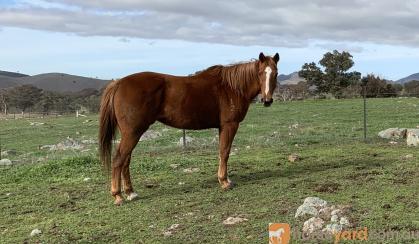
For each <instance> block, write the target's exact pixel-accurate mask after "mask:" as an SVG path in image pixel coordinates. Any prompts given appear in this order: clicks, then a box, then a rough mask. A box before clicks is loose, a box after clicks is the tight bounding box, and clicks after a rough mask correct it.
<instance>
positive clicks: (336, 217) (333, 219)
mask: <svg viewBox="0 0 419 244" xmlns="http://www.w3.org/2000/svg"><path fill="white" fill-rule="evenodd" d="M338 221H339V216H337V215H335V214H333V215H332V217H330V222H333V223H337V222H338Z"/></svg>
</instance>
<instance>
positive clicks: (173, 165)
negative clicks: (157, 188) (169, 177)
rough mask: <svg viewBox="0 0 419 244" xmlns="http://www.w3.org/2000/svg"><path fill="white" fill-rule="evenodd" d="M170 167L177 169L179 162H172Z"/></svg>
mask: <svg viewBox="0 0 419 244" xmlns="http://www.w3.org/2000/svg"><path fill="white" fill-rule="evenodd" d="M169 167H170V168H172V169H176V168H177V167H179V164H170V165H169Z"/></svg>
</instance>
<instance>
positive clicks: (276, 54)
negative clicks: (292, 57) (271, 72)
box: [274, 53, 279, 63]
mask: <svg viewBox="0 0 419 244" xmlns="http://www.w3.org/2000/svg"><path fill="white" fill-rule="evenodd" d="M274 61H275V63H278V61H279V54H278V53H275V56H274Z"/></svg>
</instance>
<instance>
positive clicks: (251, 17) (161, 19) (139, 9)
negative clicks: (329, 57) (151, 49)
mask: <svg viewBox="0 0 419 244" xmlns="http://www.w3.org/2000/svg"><path fill="white" fill-rule="evenodd" d="M48 2H51V6H50V7H48ZM44 3H45V4H42V7H40V6H34V5H30V4H29V5H27V6H24V7H17V8H0V26H15V27H23V28H31V29H40V30H48V31H58V32H71V33H76V34H78V35H83V36H90V35H99V36H100V35H104V36H118V37H128V38H133V37H139V38H147V39H179V40H186V41H193V42H209V43H224V44H232V45H264V46H281V47H303V46H307V45H308V43H310V41H311V40H322V41H326V42H327V41H329V42H354V41H355V42H372V43H377V44H390V45H404V46H413V47H419V35H418V34H417V33H418V32H417V30H418V29H419V4H418V1H413V0H408V1H403V2H395V1H393V0H382V1H379V0H370V1H367V0H354V1H335V0H317V1H313V0H312V1H309V0H301V1H293V0H279V1H275V0H263V1H251V0H248V1H238V0H233V1H221V0H213V1H208V2H198V1H193V0H183V1H181V0H172V1H164V0H154V1H137V0H135V1H134V0H124V1H116V0H102V1H98V0H92V1H84V0H83V1H82V0H59V1H50V0H47V1H44ZM57 3H58V4H60V7H59V8H58V7H57ZM63 6H68V8H65V7H63ZM342 48H355V49H354V50H353V51H357V50H358V51H362V50H360V49H359V48H358V49H356V47H348V46H343V47H342Z"/></svg>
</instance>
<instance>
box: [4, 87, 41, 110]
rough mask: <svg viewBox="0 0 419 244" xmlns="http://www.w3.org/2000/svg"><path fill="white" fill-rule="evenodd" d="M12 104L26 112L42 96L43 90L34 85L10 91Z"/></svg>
mask: <svg viewBox="0 0 419 244" xmlns="http://www.w3.org/2000/svg"><path fill="white" fill-rule="evenodd" d="M8 96H9V99H10V103H11V104H12V105H13V106H15V107H16V108H19V109H21V110H22V112H25V111H26V109H27V108H30V107H32V106H33V105H34V104H35V102H36V101H38V100H39V99H40V98H41V96H42V89H39V88H37V87H35V86H32V85H22V86H18V87H14V88H12V89H10V91H9V93H8Z"/></svg>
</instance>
